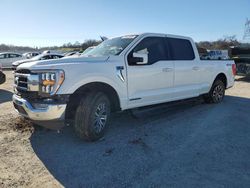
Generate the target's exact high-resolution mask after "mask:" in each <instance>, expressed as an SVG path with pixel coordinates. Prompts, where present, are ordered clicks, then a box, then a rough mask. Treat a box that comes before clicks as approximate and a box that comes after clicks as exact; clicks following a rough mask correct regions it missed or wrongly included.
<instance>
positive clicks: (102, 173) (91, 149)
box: [0, 71, 250, 187]
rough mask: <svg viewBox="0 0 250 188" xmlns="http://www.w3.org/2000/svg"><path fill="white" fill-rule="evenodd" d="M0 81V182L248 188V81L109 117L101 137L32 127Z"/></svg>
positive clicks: (9, 82)
mask: <svg viewBox="0 0 250 188" xmlns="http://www.w3.org/2000/svg"><path fill="white" fill-rule="evenodd" d="M5 73H6V74H7V82H6V83H5V84H3V85H0V187H166V186H168V187H250V170H249V169H250V157H249V156H250V115H249V112H250V79H249V78H244V77H237V79H236V80H237V81H236V83H235V86H234V87H233V88H231V89H229V90H227V92H226V95H227V96H226V97H225V100H224V101H223V103H221V104H218V105H208V104H204V103H203V101H202V100H201V99H199V100H191V101H185V102H180V103H177V104H174V105H173V104H171V105H169V104H166V105H161V106H157V107H154V108H152V109H147V110H145V111H142V112H135V113H136V118H135V117H133V116H131V115H130V114H129V113H127V112H123V113H118V114H115V115H113V118H112V122H111V124H110V127H109V130H108V131H107V133H106V135H105V137H104V139H102V140H100V141H98V142H95V143H87V142H84V141H82V140H80V139H78V138H77V137H76V136H75V134H74V132H73V130H72V128H71V127H65V128H64V129H62V130H61V131H60V132H57V131H51V130H47V129H43V128H41V127H34V126H33V125H32V124H31V123H29V122H28V121H25V120H24V119H22V118H20V117H19V116H18V115H17V113H16V112H15V111H14V108H13V106H12V102H11V97H12V83H13V79H12V73H11V71H6V72H5Z"/></svg>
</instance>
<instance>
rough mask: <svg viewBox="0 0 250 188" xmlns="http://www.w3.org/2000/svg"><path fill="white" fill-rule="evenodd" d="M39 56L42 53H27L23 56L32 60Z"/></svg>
mask: <svg viewBox="0 0 250 188" xmlns="http://www.w3.org/2000/svg"><path fill="white" fill-rule="evenodd" d="M39 54H41V53H40V52H26V53H24V54H23V57H25V58H26V59H31V58H33V57H35V56H37V55H39Z"/></svg>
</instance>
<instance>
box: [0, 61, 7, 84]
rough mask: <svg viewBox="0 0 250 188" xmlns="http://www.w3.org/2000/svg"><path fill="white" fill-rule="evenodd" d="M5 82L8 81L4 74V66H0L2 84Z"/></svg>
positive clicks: (0, 82) (0, 81)
mask: <svg viewBox="0 0 250 188" xmlns="http://www.w3.org/2000/svg"><path fill="white" fill-rule="evenodd" d="M5 80H6V76H5V74H4V73H3V70H2V65H1V64H0V84H3V83H4V82H5Z"/></svg>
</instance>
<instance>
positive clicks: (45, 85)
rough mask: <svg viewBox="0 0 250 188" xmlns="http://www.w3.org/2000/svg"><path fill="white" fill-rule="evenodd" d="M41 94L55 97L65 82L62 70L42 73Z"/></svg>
mask: <svg viewBox="0 0 250 188" xmlns="http://www.w3.org/2000/svg"><path fill="white" fill-rule="evenodd" d="M40 75H41V76H40V92H41V93H42V94H50V95H54V94H55V93H56V92H57V90H58V89H59V88H60V86H61V85H62V83H63V81H64V77H65V76H64V72H63V71H62V70H57V71H46V72H42V73H40Z"/></svg>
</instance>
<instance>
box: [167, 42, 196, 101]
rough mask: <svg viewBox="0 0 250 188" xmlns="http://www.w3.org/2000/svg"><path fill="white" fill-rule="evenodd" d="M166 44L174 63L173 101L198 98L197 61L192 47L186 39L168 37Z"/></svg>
mask: <svg viewBox="0 0 250 188" xmlns="http://www.w3.org/2000/svg"><path fill="white" fill-rule="evenodd" d="M167 44H168V46H169V49H170V54H171V59H172V60H173V62H174V67H175V76H174V90H175V99H185V98H190V97H195V96H198V95H199V93H200V87H201V86H200V72H201V67H200V64H199V60H198V59H196V57H195V53H194V50H193V49H194V47H195V46H192V43H191V42H190V40H188V39H182V38H175V37H168V38H167Z"/></svg>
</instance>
